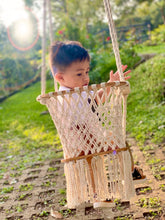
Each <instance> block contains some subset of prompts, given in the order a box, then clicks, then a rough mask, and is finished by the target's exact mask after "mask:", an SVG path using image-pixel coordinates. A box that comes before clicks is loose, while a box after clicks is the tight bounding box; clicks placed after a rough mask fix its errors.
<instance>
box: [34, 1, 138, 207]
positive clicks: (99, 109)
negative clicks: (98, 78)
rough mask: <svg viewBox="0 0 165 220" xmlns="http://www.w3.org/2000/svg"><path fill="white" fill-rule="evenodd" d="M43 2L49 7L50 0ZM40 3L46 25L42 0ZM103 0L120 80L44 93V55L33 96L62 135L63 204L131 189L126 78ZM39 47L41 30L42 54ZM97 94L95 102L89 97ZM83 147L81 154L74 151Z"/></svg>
mask: <svg viewBox="0 0 165 220" xmlns="http://www.w3.org/2000/svg"><path fill="white" fill-rule="evenodd" d="M48 3H49V4H48V5H49V9H50V2H49V1H48ZM44 5H45V7H44V30H45V25H46V23H45V20H46V9H45V8H46V0H45V1H44ZM104 6H105V10H106V14H107V17H108V23H109V29H110V34H111V39H112V45H113V50H114V54H115V58H116V64H117V69H118V71H119V74H120V81H116V82H111V83H101V84H99V85H91V86H84V87H83V88H75V89H73V90H70V91H57V86H55V92H50V93H48V94H45V57H44V55H43V67H42V75H41V87H42V91H41V95H40V96H38V97H37V101H39V102H40V103H41V104H43V105H46V106H47V108H48V110H49V113H50V115H51V117H52V119H53V122H54V124H55V126H56V128H57V131H58V133H59V136H60V139H61V143H62V146H63V152H64V159H63V160H62V162H64V171H65V176H66V183H67V205H68V208H75V207H76V206H78V205H79V204H81V203H83V202H88V201H90V202H92V203H93V202H95V195H96V194H97V200H98V201H102V200H105V199H113V198H119V199H126V200H129V199H130V198H131V197H132V196H133V195H134V193H135V190H134V184H133V179H132V158H131V154H130V149H129V147H128V146H127V145H126V100H127V96H128V94H129V83H128V82H126V81H125V79H124V76H123V72H122V65H121V60H120V55H119V48H118V43H117V36H116V32H115V27H114V23H113V19H112V13H111V8H110V3H109V0H104ZM49 14H50V13H49ZM50 21H51V16H50ZM50 27H51V22H50ZM44 35H45V31H44ZM51 39H52V37H51ZM51 42H52V40H51ZM44 50H45V42H44V36H43V54H44ZM100 88H102V90H103V94H104V95H103V96H104V98H105V102H104V103H102V100H101V99H100V98H99V96H98V95H97V91H98V89H100ZM107 90H110V92H107ZM91 91H92V92H91ZM96 98H97V100H98V102H99V103H98V105H96V103H95V101H94V100H95V99H96ZM89 100H90V101H89ZM82 151H83V152H84V155H82V156H79V155H80V153H81V152H82ZM66 155H67V156H66Z"/></svg>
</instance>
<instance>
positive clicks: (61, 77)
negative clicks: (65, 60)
mask: <svg viewBox="0 0 165 220" xmlns="http://www.w3.org/2000/svg"><path fill="white" fill-rule="evenodd" d="M54 78H55V80H56V81H57V82H59V83H60V82H62V81H63V80H64V78H63V75H62V73H56V74H55V76H54Z"/></svg>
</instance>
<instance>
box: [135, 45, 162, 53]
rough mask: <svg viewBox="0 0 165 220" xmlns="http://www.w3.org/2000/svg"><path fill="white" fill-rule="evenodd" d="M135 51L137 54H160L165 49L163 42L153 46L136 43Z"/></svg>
mask: <svg viewBox="0 0 165 220" xmlns="http://www.w3.org/2000/svg"><path fill="white" fill-rule="evenodd" d="M134 49H135V51H136V53H138V54H150V53H157V54H161V53H164V51H165V44H161V45H155V46H145V45H140V44H138V45H136V46H134Z"/></svg>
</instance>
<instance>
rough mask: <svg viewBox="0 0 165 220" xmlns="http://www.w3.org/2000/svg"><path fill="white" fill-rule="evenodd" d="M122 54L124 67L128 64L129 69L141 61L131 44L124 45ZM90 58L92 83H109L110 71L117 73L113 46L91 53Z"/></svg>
mask: <svg viewBox="0 0 165 220" xmlns="http://www.w3.org/2000/svg"><path fill="white" fill-rule="evenodd" d="M120 54H121V61H122V63H123V65H126V64H127V65H128V68H133V67H134V65H135V64H136V63H137V62H138V61H139V60H140V58H139V56H138V55H137V54H136V52H135V50H134V49H133V47H130V45H129V44H125V45H123V47H122V48H121V50H120ZM90 56H91V64H90V66H91V71H90V82H91V83H92V84H93V83H94V84H95V83H101V82H106V81H108V80H109V72H110V70H113V71H114V72H115V71H116V61H115V56H114V54H113V52H112V48H111V45H109V46H108V48H107V49H106V50H100V51H92V52H90Z"/></svg>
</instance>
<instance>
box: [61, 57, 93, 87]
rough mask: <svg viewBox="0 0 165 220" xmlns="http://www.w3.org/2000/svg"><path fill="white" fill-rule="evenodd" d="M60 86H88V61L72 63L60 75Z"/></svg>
mask: <svg viewBox="0 0 165 220" xmlns="http://www.w3.org/2000/svg"><path fill="white" fill-rule="evenodd" d="M61 76H62V80H60V81H59V83H60V85H62V86H66V87H69V88H71V89H73V88H75V87H82V86H86V85H88V84H89V61H88V60H85V61H82V62H79V61H77V62H74V63H72V64H71V65H70V66H69V67H67V68H66V69H65V71H64V72H63V73H61Z"/></svg>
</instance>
